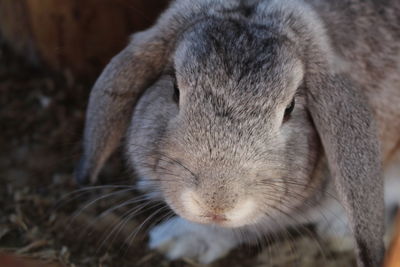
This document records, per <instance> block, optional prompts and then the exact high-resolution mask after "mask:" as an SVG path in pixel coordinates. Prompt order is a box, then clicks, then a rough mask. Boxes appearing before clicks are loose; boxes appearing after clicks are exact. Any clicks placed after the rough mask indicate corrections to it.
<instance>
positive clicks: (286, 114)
mask: <svg viewBox="0 0 400 267" xmlns="http://www.w3.org/2000/svg"><path fill="white" fill-rule="evenodd" d="M294 105H295V100H294V98H293V100H292V102H291V103H290V105H289V106H287V108H286V109H285V115H284V116H283V120H284V121H286V120H288V119H289V117H290V114H291V113H292V111H293V109H294Z"/></svg>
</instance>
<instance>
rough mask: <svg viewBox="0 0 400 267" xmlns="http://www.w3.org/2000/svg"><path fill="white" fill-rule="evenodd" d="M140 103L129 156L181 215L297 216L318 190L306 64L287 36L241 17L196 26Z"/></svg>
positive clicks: (224, 222) (219, 220) (211, 218)
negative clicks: (168, 69) (305, 82)
mask: <svg viewBox="0 0 400 267" xmlns="http://www.w3.org/2000/svg"><path fill="white" fill-rule="evenodd" d="M171 61H172V62H173V64H171V65H173V69H174V74H173V75H170V74H169V72H167V73H166V74H165V75H163V76H162V77H161V78H160V79H159V81H158V82H157V83H155V84H154V85H153V86H152V87H151V88H149V89H148V90H147V92H146V93H145V94H144V95H143V96H142V98H141V99H140V101H139V103H138V105H137V107H136V110H135V112H134V116H133V121H132V126H131V129H130V133H129V137H128V144H127V146H128V154H129V157H130V159H131V161H132V162H133V164H134V166H135V169H136V170H137V172H138V174H139V176H140V177H141V184H142V185H146V186H147V187H148V189H149V190H151V191H153V192H155V193H156V194H158V195H159V196H161V197H162V199H163V200H165V201H166V202H167V203H168V205H169V206H170V207H171V208H172V209H173V210H174V211H175V212H176V213H177V214H179V215H180V216H182V217H184V218H186V219H188V220H192V221H195V222H199V223H214V224H218V225H221V226H226V227H239V226H244V225H253V224H257V223H260V222H261V221H263V220H264V219H266V218H268V217H271V216H272V217H274V216H279V215H282V214H286V213H288V212H291V211H292V210H294V209H296V208H299V207H301V206H302V204H304V202H305V201H306V199H307V198H308V197H310V196H311V195H312V194H313V192H315V190H317V189H316V186H315V183H316V182H315V177H314V175H313V174H314V171H315V168H316V165H317V159H318V158H319V157H320V156H321V146H320V143H319V138H318V136H317V133H316V131H315V129H314V127H313V124H312V122H311V119H310V118H309V116H308V113H307V109H306V100H305V96H304V95H303V93H304V89H302V81H303V76H304V73H305V71H304V68H305V66H304V65H303V64H302V61H301V60H300V59H299V58H298V56H297V55H296V52H295V50H294V48H292V46H291V42H290V40H289V39H288V38H287V37H285V36H280V35H279V34H278V33H276V32H273V31H271V30H270V29H268V28H262V27H260V28H256V29H255V26H246V25H244V24H243V25H242V24H240V23H238V22H229V21H213V22H204V23H198V24H196V25H195V26H194V27H192V28H191V29H190V30H188V31H187V32H186V33H184V34H183V36H182V38H181V40H180V42H179V43H178V45H177V47H176V52H175V55H174V56H173V57H172V59H171Z"/></svg>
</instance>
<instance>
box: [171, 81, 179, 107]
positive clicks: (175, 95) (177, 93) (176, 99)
mask: <svg viewBox="0 0 400 267" xmlns="http://www.w3.org/2000/svg"><path fill="white" fill-rule="evenodd" d="M172 99H173V100H174V102H175V103H177V104H179V88H178V85H177V84H176V83H174V95H173V97H172Z"/></svg>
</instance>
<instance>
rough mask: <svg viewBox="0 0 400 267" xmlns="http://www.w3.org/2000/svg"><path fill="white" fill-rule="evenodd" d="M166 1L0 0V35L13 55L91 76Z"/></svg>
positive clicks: (93, 75)
mask: <svg viewBox="0 0 400 267" xmlns="http://www.w3.org/2000/svg"><path fill="white" fill-rule="evenodd" d="M167 3H168V0H0V35H1V36H2V37H3V39H5V40H6V42H7V43H9V44H10V46H11V47H12V48H14V49H15V50H16V51H17V52H18V53H19V54H21V55H23V56H25V57H27V58H28V59H29V60H31V61H33V62H35V63H45V64H46V65H48V66H50V67H51V68H52V69H54V70H57V71H65V70H69V71H71V72H72V73H73V74H75V75H77V76H83V77H89V78H93V77H95V76H96V75H98V73H99V71H100V70H101V69H102V68H103V67H104V65H105V64H106V63H107V62H108V60H109V59H110V57H112V56H113V55H114V54H116V53H117V52H118V51H119V50H120V49H122V47H123V46H124V45H125V44H126V42H127V38H128V36H129V35H130V34H131V33H133V32H135V31H138V30H142V29H145V28H147V27H148V26H150V25H152V23H153V22H154V20H155V19H156V18H157V16H158V15H159V13H160V12H161V11H162V10H163V9H164V8H165V7H166V6H167Z"/></svg>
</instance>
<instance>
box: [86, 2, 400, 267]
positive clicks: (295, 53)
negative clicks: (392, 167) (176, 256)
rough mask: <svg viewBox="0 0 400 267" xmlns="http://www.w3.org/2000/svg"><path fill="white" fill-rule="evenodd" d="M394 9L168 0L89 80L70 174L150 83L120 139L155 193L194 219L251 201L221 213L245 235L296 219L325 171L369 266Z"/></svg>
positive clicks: (396, 93) (387, 138) (394, 40)
mask: <svg viewBox="0 0 400 267" xmlns="http://www.w3.org/2000/svg"><path fill="white" fill-rule="evenodd" d="M396 14H400V2H398V1H396V0H387V1H372V0H371V1H361V0H348V1H345V0H340V1H339V0H338V1H317V0H308V1H304V2H303V1H296V0H284V1H282V0H275V1H273V0H271V1H268V0H264V1H263V0H259V1H257V0H252V1H250V0H248V1H239V0H237V1H224V0H220V1H217V0H215V1H211V0H208V1H207V0H203V1H195V0H191V1H188V0H178V1H176V2H174V3H173V4H172V5H171V7H170V8H169V9H168V10H167V11H166V12H165V13H164V14H163V15H162V16H161V18H160V19H159V21H158V22H157V23H156V25H155V26H154V27H153V28H151V29H149V30H148V31H146V32H143V33H140V34H139V35H136V36H134V38H133V41H132V43H131V44H130V45H129V46H128V47H127V48H126V49H125V50H124V51H123V52H121V54H120V55H118V56H117V57H116V58H115V59H114V60H113V61H112V62H111V63H110V64H109V66H108V67H107V68H106V70H105V71H104V73H103V74H102V76H101V77H100V78H99V80H98V82H97V83H96V85H95V87H94V89H93V91H92V94H91V97H90V102H89V107H88V113H87V123H86V128H85V140H84V155H83V161H82V165H81V166H83V167H82V168H81V169H80V170H79V171H78V179H80V180H82V179H83V177H86V176H89V177H91V180H92V181H94V180H95V179H96V176H97V174H98V171H99V170H100V168H101V166H102V165H103V163H104V161H105V160H106V159H107V157H108V156H109V154H110V153H111V152H112V151H113V150H114V149H115V147H116V146H117V145H118V143H119V140H120V138H121V137H122V136H123V135H124V133H125V131H126V128H127V126H128V125H129V118H130V117H131V116H132V108H133V105H134V103H135V102H136V99H137V97H138V96H139V95H140V94H141V93H142V92H144V91H145V90H146V88H148V89H147V90H146V91H145V93H144V95H143V96H142V97H141V98H140V99H139V101H138V104H137V105H136V108H135V111H134V113H133V118H132V121H131V127H130V130H129V133H128V136H127V146H126V148H127V154H128V158H129V160H130V161H131V162H132V164H133V165H134V166H135V169H136V171H137V172H138V174H139V175H140V177H141V184H142V185H143V186H144V187H145V188H146V189H147V190H149V191H150V192H152V193H153V196H154V197H159V198H161V199H162V200H164V201H166V202H167V203H168V204H169V206H170V207H171V208H172V209H173V210H174V211H175V212H176V213H177V214H178V215H180V216H182V217H183V218H186V219H188V220H191V221H194V222H197V223H203V224H209V223H212V222H211V221H210V220H211V219H210V218H211V217H210V216H211V215H209V214H212V216H214V215H215V214H218V215H219V214H228V213H229V212H230V211H232V210H233V211H234V210H235V209H237V207H239V206H240V205H242V204H243V205H244V203H247V202H246V201H247V200H249V199H251V200H254V201H255V203H256V205H255V207H254V209H252V210H251V212H250V213H249V214H247V215H246V218H242V219H240V220H239V219H238V220H237V221H233V220H232V221H229V220H228V221H226V222H220V223H219V225H220V226H223V227H233V230H232V231H234V229H239V230H240V231H242V232H248V233H250V234H249V236H248V238H250V239H252V238H251V236H254V238H257V237H258V236H259V235H260V233H261V234H263V233H267V232H268V231H271V230H272V231H274V230H276V229H277V228H279V227H281V226H282V225H288V224H293V223H295V222H293V220H292V216H290V215H291V214H292V215H293V217H296V216H297V215H298V214H305V213H307V212H308V211H309V210H310V209H312V207H316V206H318V203H320V202H321V201H322V199H324V198H327V193H326V188H328V186H327V185H328V184H330V183H331V181H333V182H334V184H335V185H336V190H337V192H338V197H339V199H340V200H341V202H342V204H343V206H344V208H345V211H346V214H347V217H348V219H349V222H350V226H351V229H352V231H353V233H354V236H355V240H356V249H357V253H358V254H357V255H358V263H359V266H378V265H379V264H380V262H381V261H382V257H383V251H384V247H383V242H382V236H383V231H384V229H383V217H384V216H383V211H384V207H383V206H384V205H383V178H382V171H381V165H382V163H385V162H387V161H388V160H389V159H390V155H392V154H393V153H394V151H395V150H396V149H398V147H399V144H400V134H399V133H400V108H399V103H400V88H399V87H400V78H399V77H400V65H399V64H400V17H399V16H398V15H396ZM373 29H375V30H373ZM175 77H176V81H175ZM155 81H156V82H155ZM175 82H176V83H177V86H178V87H179V90H180V98H179V104H177V103H175V102H174V101H173V91H174V83H175ZM150 85H151V86H150ZM293 98H295V99H296V105H295V108H294V111H293V113H292V115H291V116H290V118H288V119H287V120H286V119H285V120H284V112H285V108H286V107H287V106H288V105H289V104H290V103H291V101H292V99H293ZM325 159H326V160H327V165H328V166H327V165H326V164H325ZM327 167H328V168H329V171H330V174H331V175H330V176H331V177H332V178H333V179H331V178H330V176H329V175H325V174H324V173H325V171H324V170H326V168H327ZM187 191H188V192H189V193H188V195H189V197H187V196H186V195H185V194H186V192H187ZM192 198H193V199H195V198H196V200H193V199H192ZM193 201H194V202H193ZM192 202H193V203H197V204H193V203H192ZM188 203H191V204H188ZM249 203H251V201H250V202H249ZM191 205H192V206H193V205H195V206H196V205H199V207H200V208H199V209H200V211H199V214H197V213H195V211H194V210H188V207H192V206H191ZM249 205H250V204H249ZM196 207H197V206H196ZM251 207H252V206H251ZM249 209H250V208H249ZM233 214H234V213H233ZM236 215H238V214H236ZM239 215H240V214H239ZM239 215H238V216H239ZM224 231H227V230H224ZM239 239H240V238H239ZM244 241H245V240H243V239H242V240H239V241H238V243H241V242H244Z"/></svg>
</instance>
